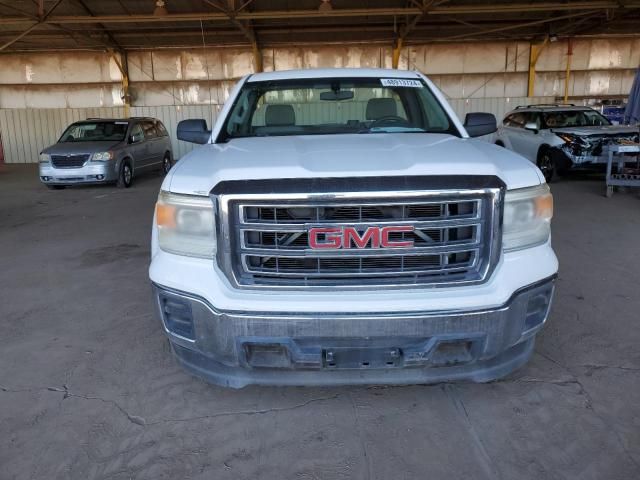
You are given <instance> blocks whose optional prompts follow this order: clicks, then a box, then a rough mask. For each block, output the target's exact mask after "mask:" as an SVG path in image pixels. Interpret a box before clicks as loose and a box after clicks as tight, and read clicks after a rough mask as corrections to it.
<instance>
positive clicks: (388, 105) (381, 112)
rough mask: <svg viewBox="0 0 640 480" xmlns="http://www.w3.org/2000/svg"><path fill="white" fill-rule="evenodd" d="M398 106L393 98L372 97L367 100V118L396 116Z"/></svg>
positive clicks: (375, 118) (376, 118)
mask: <svg viewBox="0 0 640 480" xmlns="http://www.w3.org/2000/svg"><path fill="white" fill-rule="evenodd" d="M397 115H398V106H397V105H396V101H395V100H394V99H393V98H372V99H371V100H369V101H368V102H367V120H378V119H380V118H383V117H396V116H397Z"/></svg>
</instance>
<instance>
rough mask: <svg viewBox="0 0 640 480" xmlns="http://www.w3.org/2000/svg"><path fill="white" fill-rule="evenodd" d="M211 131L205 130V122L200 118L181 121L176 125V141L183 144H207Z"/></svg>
mask: <svg viewBox="0 0 640 480" xmlns="http://www.w3.org/2000/svg"><path fill="white" fill-rule="evenodd" d="M210 138H211V130H207V121H206V120H203V119H201V118H198V119H193V118H192V119H189V120H182V121H181V122H179V123H178V140H182V141H183V142H190V143H198V144H200V145H203V144H205V143H209V139H210Z"/></svg>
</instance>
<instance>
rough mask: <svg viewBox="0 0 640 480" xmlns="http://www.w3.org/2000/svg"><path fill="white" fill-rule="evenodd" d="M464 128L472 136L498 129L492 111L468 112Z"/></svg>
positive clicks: (479, 135)
mask: <svg viewBox="0 0 640 480" xmlns="http://www.w3.org/2000/svg"><path fill="white" fill-rule="evenodd" d="M464 128H465V130H466V131H467V133H468V134H469V136H470V137H481V136H483V135H489V134H490V133H493V132H495V131H496V130H497V129H498V126H497V122H496V117H495V115H493V114H492V113H482V112H474V113H467V116H466V117H465V119H464Z"/></svg>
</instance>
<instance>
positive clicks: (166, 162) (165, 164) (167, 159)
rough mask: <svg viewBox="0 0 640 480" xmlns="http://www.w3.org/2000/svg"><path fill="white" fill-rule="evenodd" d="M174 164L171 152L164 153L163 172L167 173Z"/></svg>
mask: <svg viewBox="0 0 640 480" xmlns="http://www.w3.org/2000/svg"><path fill="white" fill-rule="evenodd" d="M172 166H173V164H172V163H171V155H170V154H169V153H165V154H164V158H163V159H162V174H163V175H166V174H167V173H169V170H171V167H172Z"/></svg>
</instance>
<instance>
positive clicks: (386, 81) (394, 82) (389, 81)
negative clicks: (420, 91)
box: [380, 78, 422, 88]
mask: <svg viewBox="0 0 640 480" xmlns="http://www.w3.org/2000/svg"><path fill="white" fill-rule="evenodd" d="M380 83H381V84H382V86H383V87H411V88H422V82H421V81H420V80H410V79H408V78H381V79H380Z"/></svg>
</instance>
